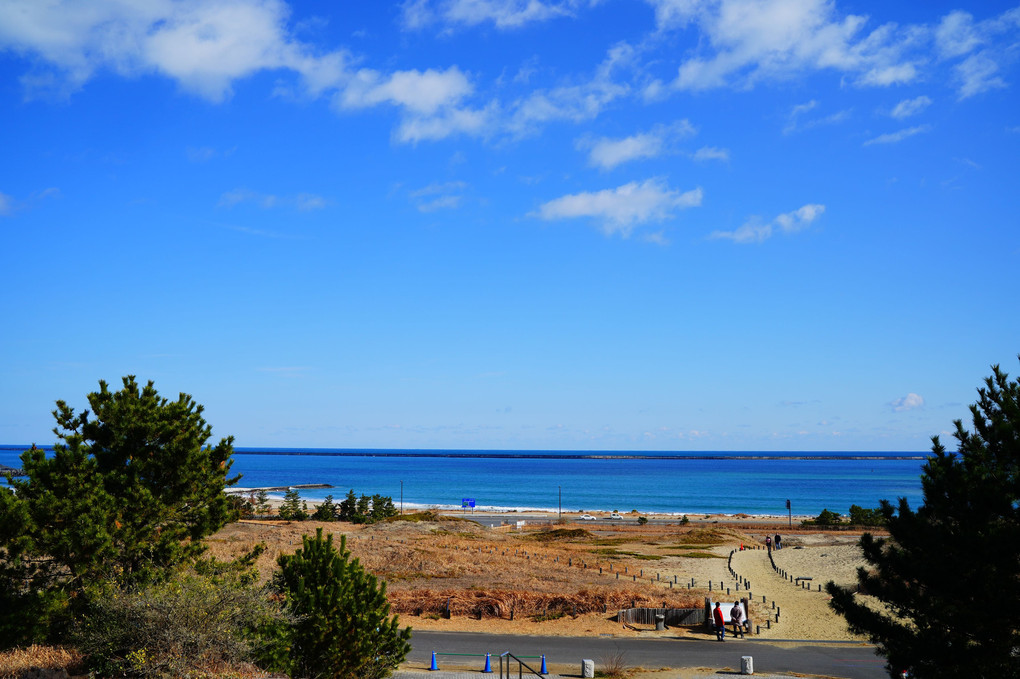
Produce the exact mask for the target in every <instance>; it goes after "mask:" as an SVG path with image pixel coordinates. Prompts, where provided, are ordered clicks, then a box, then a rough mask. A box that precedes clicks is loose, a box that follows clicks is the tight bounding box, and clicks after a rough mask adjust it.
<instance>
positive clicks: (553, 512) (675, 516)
mask: <svg viewBox="0 0 1020 679" xmlns="http://www.w3.org/2000/svg"><path fill="white" fill-rule="evenodd" d="M288 488H294V489H297V490H301V489H302V488H322V486H321V485H316V484H299V485H295V486H278V487H275V488H274V489H273V490H276V489H283V490H285V489H288ZM258 490H266V491H268V496H267V499H268V501H269V505H270V506H271V507H273V508H274V509H278V508H279V507H280V505H282V504H283V499H284V498H283V495H281V494H279V493H278V492H272V491H271V489H269V488H261V489H260V488H229V489H227V493H228V494H231V495H247V494H249V493H254V492H257V491H258ZM341 499H342V498H337V497H334V498H333V502H334V504H339V502H340V500H341ZM302 500H303V501H304V502H307V504H308V507H309V509H312V510H314V508H316V507H318V506H319V505H320V504H321V503H322V500H311V499H304V498H302ZM394 504H397V505H398V509H399V502H398V503H394ZM425 511H435V512H438V513H439V514H442V515H444V516H451V517H455V518H461V519H465V518H466V519H470V518H471V517H474V516H477V517H479V518H485V519H490V520H492V519H507V520H513V519H517V520H536V521H544V522H551V523H555V522H556V521H557V520H558V519H559V518H560V516H561V515H562V517H563V519H564V520H566V521H570V522H572V523H588V521H586V520H581V519H580V517H581V516H582V515H584V514H588V515H591V516H594V517H595V519H596V520H595V522H593V523H597V522H599V521H602V522H606V523H603V525H606V524H607V523H612V524H613V525H620V524H626V523H627V522H628V520H629V521H630V522H634V521H636V520H637V519H638V517H640V516H644V517H646V518H648V519H652V520H656V521H659V522H662V521H677V522H680V521H682V520H683V518H684V517H685V516H686V517H687V519H688V521H690V522H692V523H694V522H699V523H700V522H705V521H726V522H741V521H746V522H774V523H778V522H792V523H793V527H797V526H799V525H800V523H801V522H802V521H804V520H807V519H813V518H815V517H814V516H812V515H808V514H794V515H792V517H791V515H789V514H763V513H754V514H752V513H749V512H684V511H675V512H641V511H638V510H629V511H626V512H615V511H614V510H611V509H570V510H567V509H564V510H563V511H562V512H560V511H559V510H558V508H556V507H500V506H495V505H478V506H476V507H475V508H474V510H471V509H465V508H463V507H461V506H460V505H452V504H449V505H443V504H427V503H418V502H404V511H403V514H415V513H418V512H425ZM614 514H617V515H618V516H621V517H623V518H622V520H617V519H610V518H609V517H610V516H612V515H614Z"/></svg>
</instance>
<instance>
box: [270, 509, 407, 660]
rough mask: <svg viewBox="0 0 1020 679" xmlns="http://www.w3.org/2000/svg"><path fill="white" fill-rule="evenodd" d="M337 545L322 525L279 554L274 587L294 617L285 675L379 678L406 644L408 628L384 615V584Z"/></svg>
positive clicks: (401, 654)
mask: <svg viewBox="0 0 1020 679" xmlns="http://www.w3.org/2000/svg"><path fill="white" fill-rule="evenodd" d="M350 555H351V553H350V551H348V550H347V540H346V537H345V536H343V535H341V536H340V548H339V550H338V549H337V548H336V547H335V546H334V545H333V536H332V535H329V536H327V537H326V538H325V539H323V536H322V529H321V528H319V529H318V530H316V532H315V537H314V538H311V537H309V536H307V535H306V536H304V538H303V540H302V547H301V549H299V550H298V551H297V552H296V553H295V554H293V555H291V556H288V555H282V556H280V558H279V560H278V562H279V565H280V572H279V573H278V574H277V576H276V584H277V587H278V588H279V589H280V591H281V592H283V594H284V596H285V598H286V602H287V608H288V609H289V611H290V612H291V613H293V614H294V615H295V617H296V622H295V623H294V625H293V626H292V627H291V629H290V633H289V636H290V639H289V641H290V648H291V668H290V670H291V674H292V676H296V677H318V678H322V679H348V678H350V677H358V678H359V679H380V678H381V677H385V676H387V675H389V674H390V673H391V672H392V671H393V669H394V668H395V667H396V666H397V665H399V664H400V662H401V661H403V659H404V657H406V655H407V653H408V652H409V651H410V649H411V645H410V643H409V641H408V640H409V639H410V637H411V628H410V627H406V628H404V629H400V627H399V625H398V617H397V616H396V615H394V616H392V617H391V616H390V614H389V613H390V605H389V603H388V602H387V601H386V583H385V582H380V581H378V580H376V578H375V576H373V575H372V574H370V573H368V572H367V571H365V569H364V568H363V567H362V566H361V563H360V562H359V561H358V560H357V559H354V560H351V559H350Z"/></svg>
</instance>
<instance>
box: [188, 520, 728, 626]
mask: <svg viewBox="0 0 1020 679" xmlns="http://www.w3.org/2000/svg"><path fill="white" fill-rule="evenodd" d="M318 527H322V528H323V530H324V532H327V533H329V532H332V533H334V534H335V535H336V536H337V537H335V538H334V540H335V541H338V540H339V535H341V534H342V535H345V536H346V538H347V546H348V548H349V549H350V550H351V552H352V554H353V556H355V557H356V558H358V559H359V560H360V561H361V563H362V564H363V565H364V566H365V567H366V568H367V569H368V570H369V571H370V572H372V573H374V574H376V575H377V576H379V577H381V578H383V579H385V580H386V581H387V583H388V584H387V594H388V597H389V600H390V603H391V605H392V607H393V612H395V613H400V614H402V615H404V616H406V615H412V616H423V617H431V618H433V619H434V618H436V617H441V616H442V617H445V615H446V613H447V606H449V614H450V615H451V616H453V617H454V618H457V617H464V618H469V619H474V620H482V619H486V620H495V619H502V620H509V619H510V618H511V616H513V617H514V619H516V620H521V619H523V618H528V617H529V616H530V617H531V618H533V619H536V620H546V619H548V618H549V617H552V616H553V615H564V614H565V615H569V616H575V615H577V616H591V615H597V616H599V617H602V618H608V617H610V616H612V615H613V614H614V613H615V611H616V610H617V609H620V608H630V607H633V606H648V607H660V606H668V607H673V608H686V607H696V606H699V605H700V604H701V602H702V600H703V596H704V592H702V591H700V590H687V589H685V588H682V587H677V588H674V589H670V588H669V587H668V581H669V579H670V576H669V575H668V574H669V573H676V572H682V571H683V564H684V563H690V562H689V561H685V559H688V558H691V557H693V558H697V557H699V556H707V555H708V553H707V551H705V550H708V549H710V548H711V547H712V546H718V545H724V544H729V543H732V544H734V545H735V544H739V543H740V542H741V540H746V539H747V538H746V536H744V535H743V534H741V533H740V532H738V531H734V530H731V529H727V528H718V527H714V526H709V527H704V526H702V527H699V528H695V527H689V528H683V529H678V528H677V527H676V526H668V527H667V526H642V527H638V526H616V525H612V526H609V525H606V526H599V527H597V528H596V527H592V528H590V529H589V528H587V527H584V528H581V527H577V526H576V525H575V526H571V525H567V526H555V527H553V526H546V527H538V528H532V529H530V530H527V531H523V532H519V533H500V532H497V531H492V530H488V529H486V528H484V527H482V526H479V525H478V524H476V523H474V522H471V521H464V520H462V519H454V520H451V519H447V518H445V517H441V516H437V515H434V514H432V515H428V514H426V515H418V516H415V517H414V520H413V521H393V522H386V523H380V524H374V525H369V526H355V525H351V524H346V523H317V522H304V523H290V524H288V523H284V522H242V523H237V524H232V525H230V526H227V527H226V528H224V529H223V530H221V531H220V532H219V533H217V534H216V535H215V536H213V537H212V538H210V540H209V541H208V542H209V544H210V551H211V552H212V553H213V554H214V555H215V556H218V557H220V558H227V557H230V556H233V555H236V554H239V553H241V552H243V551H244V550H247V549H250V548H251V547H252V546H253V545H255V544H257V543H258V542H260V541H261V542H265V543H266V544H267V550H266V553H265V554H264V555H263V557H262V559H261V560H260V562H259V568H260V571H261V572H262V573H263V575H264V576H266V577H268V576H269V574H270V573H271V572H272V571H273V570H274V568H275V561H276V557H277V556H278V555H279V554H282V553H290V552H293V551H294V550H295V549H296V548H297V547H299V546H300V544H301V536H302V535H304V534H306V533H311V532H314V531H315V529H316V528H318ZM684 547H686V549H685V550H683V551H680V549H678V548H684ZM664 548H673V549H677V550H678V552H677V553H676V554H669V555H666V556H665V557H664V556H663V553H662V550H663V549H664ZM691 548H697V549H699V550H702V551H701V552H700V553H697V554H691V553H690V552H689V551H688V550H690V549H691ZM650 559H656V561H654V562H650V561H649V560H650ZM656 572H662V573H663V574H667V575H665V577H664V578H663V580H662V581H661V582H656V581H654V578H655V573H656ZM536 624H541V623H536Z"/></svg>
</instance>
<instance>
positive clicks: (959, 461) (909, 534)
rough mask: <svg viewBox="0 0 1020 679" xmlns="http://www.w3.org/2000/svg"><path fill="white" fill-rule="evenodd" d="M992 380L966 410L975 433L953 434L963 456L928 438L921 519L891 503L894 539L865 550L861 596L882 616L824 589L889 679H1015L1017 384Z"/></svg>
mask: <svg viewBox="0 0 1020 679" xmlns="http://www.w3.org/2000/svg"><path fill="white" fill-rule="evenodd" d="M992 371H993V375H992V376H991V377H989V378H987V379H986V380H985V386H984V387H983V388H980V389H978V395H979V398H978V401H977V403H976V404H974V405H972V406H971V407H970V411H971V416H972V422H973V432H971V431H967V430H966V429H964V427H963V423H962V422H961V421H960V420H957V421H956V422H955V425H956V431H955V433H954V434H953V436H954V437H955V438H956V440H957V442H958V452H957V453H955V454H953V453H947V452H946V450H945V448H944V447H943V446H942V444H941V443H940V442H939V437H937V436H935V437H933V438H932V455H931V457H930V458H929V459H928V461H927V462H926V463H925V464H924V466H923V468H922V471H923V473H922V476H921V485H922V490H923V497H924V503H923V504H922V505H921V507H920V508H919V509H918V510H917V511H916V512H915V511H913V510H912V509H910V507H909V505H908V504H907V501H906V500H905V499H903V498H901V499H900V501H899V506H898V507H897V508H896V509H894V508H893V506H892V505H891V504H890V503H889V502H887V501H883V502H882V507H881V514H882V518H883V519H884V521H885V522H886V526H887V528H888V531H889V537H888V538H876V537H874V536H872V535H870V534H867V533H866V534H864V535H863V536H862V538H861V548H862V550H863V552H864V556H865V558H866V559H867V561H868V563H869V564H870V565H871V568H870V569H868V570H865V569H863V568H862V569H859V572H858V580H859V587H860V589H861V591H862V592H866V593H867V594H870V595H872V596H874V597H876V598H877V599H878V600H879V601H880V602H881V603H882V604H884V607H872V606H868V605H867V603H866V602H865V601H862V600H861V599H859V598H858V597H856V596H855V595H854V593H853V591H852V590H851V589H849V588H843V587H839V586H836V585H835V584H834V583H832V582H830V583H829V584H828V585H827V586H826V589H827V591H828V592H829V594H830V595H831V596H832V602H831V603H832V607H833V608H834V609H835V610H836V611H837V612H839V613H840V614H842V615H843V616H845V617H846V620H847V623H848V624H849V626H850V628H851V629H852V630H854V631H856V632H859V633H863V634H867V635H868V636H869V637H870V638H871V639H872V641H873V642H875V643H876V644H878V648H879V652H880V653H882V654H883V655H884V656H885V657H886V659H887V661H888V664H887V669H888V670H889V673H890V676H895V677H899V676H900V674H899V673H900V672H902V671H904V670H906V671H907V672H909V674H910V676H911V677H912V678H916V679H940V678H943V677H945V678H949V677H953V678H955V677H969V678H974V679H984V678H987V679H992V678H993V677H996V678H997V677H1015V676H1017V659H1018V658H1017V656H1018V654H1020V625H1018V622H1017V617H1016V615H1015V611H1014V610H1013V608H1014V607H1015V605H1016V603H1017V602H1018V601H1020V548H1018V545H1020V474H1018V467H1020V382H1017V381H1014V382H1010V381H1009V378H1008V376H1007V375H1006V374H1005V373H1003V372H1002V371H1000V370H999V367H998V366H993V367H992Z"/></svg>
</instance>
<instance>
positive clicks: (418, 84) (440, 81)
mask: <svg viewBox="0 0 1020 679" xmlns="http://www.w3.org/2000/svg"><path fill="white" fill-rule="evenodd" d="M471 91H472V87H471V83H470V82H469V81H468V79H467V76H466V75H464V73H462V72H461V70H460V69H459V68H457V67H456V66H451V67H450V68H448V69H446V70H445V71H435V70H433V69H428V70H426V71H416V70H412V71H397V72H395V73H391V74H389V75H387V76H384V75H382V74H381V73H379V72H378V71H374V70H371V69H362V70H360V71H358V72H357V73H356V74H355V76H354V78H353V79H352V80H351V81H350V83H349V84H348V85H347V87H346V88H345V89H344V91H343V92H342V93H341V96H340V97H339V98H338V103H339V104H340V105H341V106H344V107H346V108H365V107H369V106H376V105H378V104H382V103H388V104H393V105H397V106H401V107H403V108H405V109H407V110H408V111H411V112H413V113H416V114H421V115H433V114H435V113H436V112H437V111H438V110H439V109H441V108H444V107H448V106H452V105H455V104H457V103H458V102H459V101H461V100H462V99H463V98H464V97H465V96H467V95H469V94H471Z"/></svg>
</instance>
